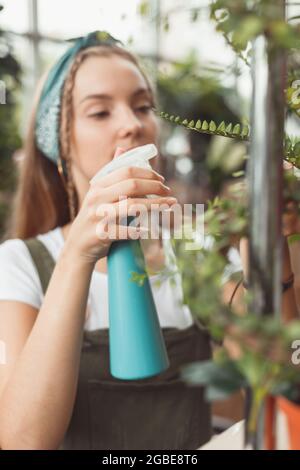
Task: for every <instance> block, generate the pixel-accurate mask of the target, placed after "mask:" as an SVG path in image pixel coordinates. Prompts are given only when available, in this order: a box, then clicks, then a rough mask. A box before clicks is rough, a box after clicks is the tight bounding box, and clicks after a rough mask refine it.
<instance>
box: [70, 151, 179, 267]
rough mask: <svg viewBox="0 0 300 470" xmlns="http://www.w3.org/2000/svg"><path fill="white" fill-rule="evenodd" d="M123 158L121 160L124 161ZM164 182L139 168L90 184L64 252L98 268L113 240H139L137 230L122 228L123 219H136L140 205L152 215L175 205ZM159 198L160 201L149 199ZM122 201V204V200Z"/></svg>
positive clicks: (140, 234)
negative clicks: (155, 208) (154, 208)
mask: <svg viewBox="0 0 300 470" xmlns="http://www.w3.org/2000/svg"><path fill="white" fill-rule="evenodd" d="M121 158H122V157H121ZM163 181H164V178H163V176H161V175H159V174H158V173H157V172H155V171H154V170H150V169H146V168H138V167H127V168H119V169H117V170H115V171H112V172H111V173H109V174H108V175H106V176H103V178H101V179H100V180H98V181H96V182H94V183H93V184H91V187H90V189H89V191H88V192H87V194H86V196H85V198H84V200H83V203H82V206H81V208H80V210H79V213H78V214H77V216H76V218H75V219H74V221H73V223H72V226H71V228H70V231H69V234H68V237H67V240H66V243H65V249H66V250H71V251H72V253H74V254H75V256H80V257H81V258H84V259H85V260H86V261H87V262H88V263H91V264H95V263H96V262H97V260H98V259H100V258H103V257H105V256H107V253H108V251H109V248H110V245H111V243H112V242H113V241H114V240H126V239H137V238H140V237H141V236H142V233H145V232H143V231H142V230H140V229H139V228H138V227H133V226H130V227H128V226H126V225H121V224H120V219H123V218H124V217H126V216H130V215H137V212H138V209H137V204H139V205H140V204H141V205H142V206H140V207H142V209H143V211H149V210H150V209H151V206H152V204H156V205H157V204H159V205H160V204H167V207H169V206H170V205H172V204H174V203H176V201H177V200H176V198H174V197H173V198H170V197H171V194H170V191H171V190H170V189H169V188H168V187H167V186H165V185H164V184H163ZM147 194H157V196H158V197H157V198H147V197H145V196H146V195H147ZM120 199H121V200H120Z"/></svg>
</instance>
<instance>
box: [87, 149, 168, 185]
mask: <svg viewBox="0 0 300 470" xmlns="http://www.w3.org/2000/svg"><path fill="white" fill-rule="evenodd" d="M119 158H122V157H119ZM132 178H144V179H155V180H158V181H164V180H165V178H164V177H163V176H162V175H160V174H159V173H157V172H156V171H154V170H151V169H150V168H139V167H136V166H129V167H124V168H118V169H117V170H114V171H112V172H111V173H109V174H108V175H105V176H102V177H100V178H97V179H96V180H94V181H93V182H92V183H91V187H97V186H98V187H100V188H107V187H108V186H111V185H113V184H116V183H119V182H121V181H124V180H128V179H132Z"/></svg>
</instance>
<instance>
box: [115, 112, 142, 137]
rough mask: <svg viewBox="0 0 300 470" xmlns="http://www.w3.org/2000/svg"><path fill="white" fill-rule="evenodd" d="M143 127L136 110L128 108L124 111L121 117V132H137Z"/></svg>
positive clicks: (124, 133)
mask: <svg viewBox="0 0 300 470" xmlns="http://www.w3.org/2000/svg"><path fill="white" fill-rule="evenodd" d="M142 128H143V123H142V122H141V120H140V119H139V118H138V117H137V116H136V114H135V112H134V110H131V109H128V110H125V111H124V112H123V113H122V116H121V118H120V133H121V134H123V135H126V134H137V133H139V132H140V131H141V130H142Z"/></svg>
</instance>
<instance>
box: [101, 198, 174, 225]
mask: <svg viewBox="0 0 300 470" xmlns="http://www.w3.org/2000/svg"><path fill="white" fill-rule="evenodd" d="M176 202H177V199H176V198H165V197H163V198H151V199H147V198H134V199H123V200H121V201H118V202H115V203H108V204H103V203H101V204H99V205H98V206H95V207H94V215H95V217H97V218H104V219H105V220H106V221H107V222H109V223H110V224H119V223H120V219H122V218H125V217H127V216H139V217H140V218H142V217H143V215H146V214H148V211H150V210H156V211H162V210H167V209H168V208H170V206H171V205H172V204H174V203H176Z"/></svg>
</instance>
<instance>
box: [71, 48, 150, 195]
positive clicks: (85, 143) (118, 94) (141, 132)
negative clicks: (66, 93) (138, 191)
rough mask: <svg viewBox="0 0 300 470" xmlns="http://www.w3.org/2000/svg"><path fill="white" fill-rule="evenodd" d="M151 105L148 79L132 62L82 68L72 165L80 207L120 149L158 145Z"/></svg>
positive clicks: (112, 60) (115, 59)
mask: <svg viewBox="0 0 300 470" xmlns="http://www.w3.org/2000/svg"><path fill="white" fill-rule="evenodd" d="M103 95H106V96H103ZM152 105H153V103H152V101H151V96H150V95H149V92H148V91H147V84H146V82H145V79H144V77H143V75H142V74H141V73H140V71H139V70H138V68H137V67H136V66H135V65H134V64H133V63H131V62H130V61H128V60H126V59H124V58H122V57H119V56H116V55H113V56H110V57H95V56H94V57H89V58H87V59H86V60H85V61H84V62H83V64H82V65H81V66H80V67H79V69H78V71H77V73H76V76H75V81H74V88H73V116H74V119H73V123H72V131H71V159H72V172H73V177H74V180H75V184H76V187H77V189H78V192H79V197H80V200H81V202H82V199H83V197H84V194H85V193H86V192H87V191H88V189H89V180H90V179H91V178H92V177H93V176H94V175H95V174H96V173H97V171H99V170H100V168H102V167H103V166H104V165H105V164H106V163H108V162H110V161H111V160H112V158H113V156H114V154H115V151H116V148H117V147H122V148H123V149H124V150H129V149H130V148H132V147H137V146H139V145H144V144H148V143H154V144H155V145H157V144H158V141H157V139H158V120H157V118H156V116H155V113H154V111H153V110H152V109H151V106H152ZM119 158H122V156H121V157H119ZM156 158H157V157H156ZM155 160H156V159H152V160H151V164H152V165H153V163H155Z"/></svg>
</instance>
